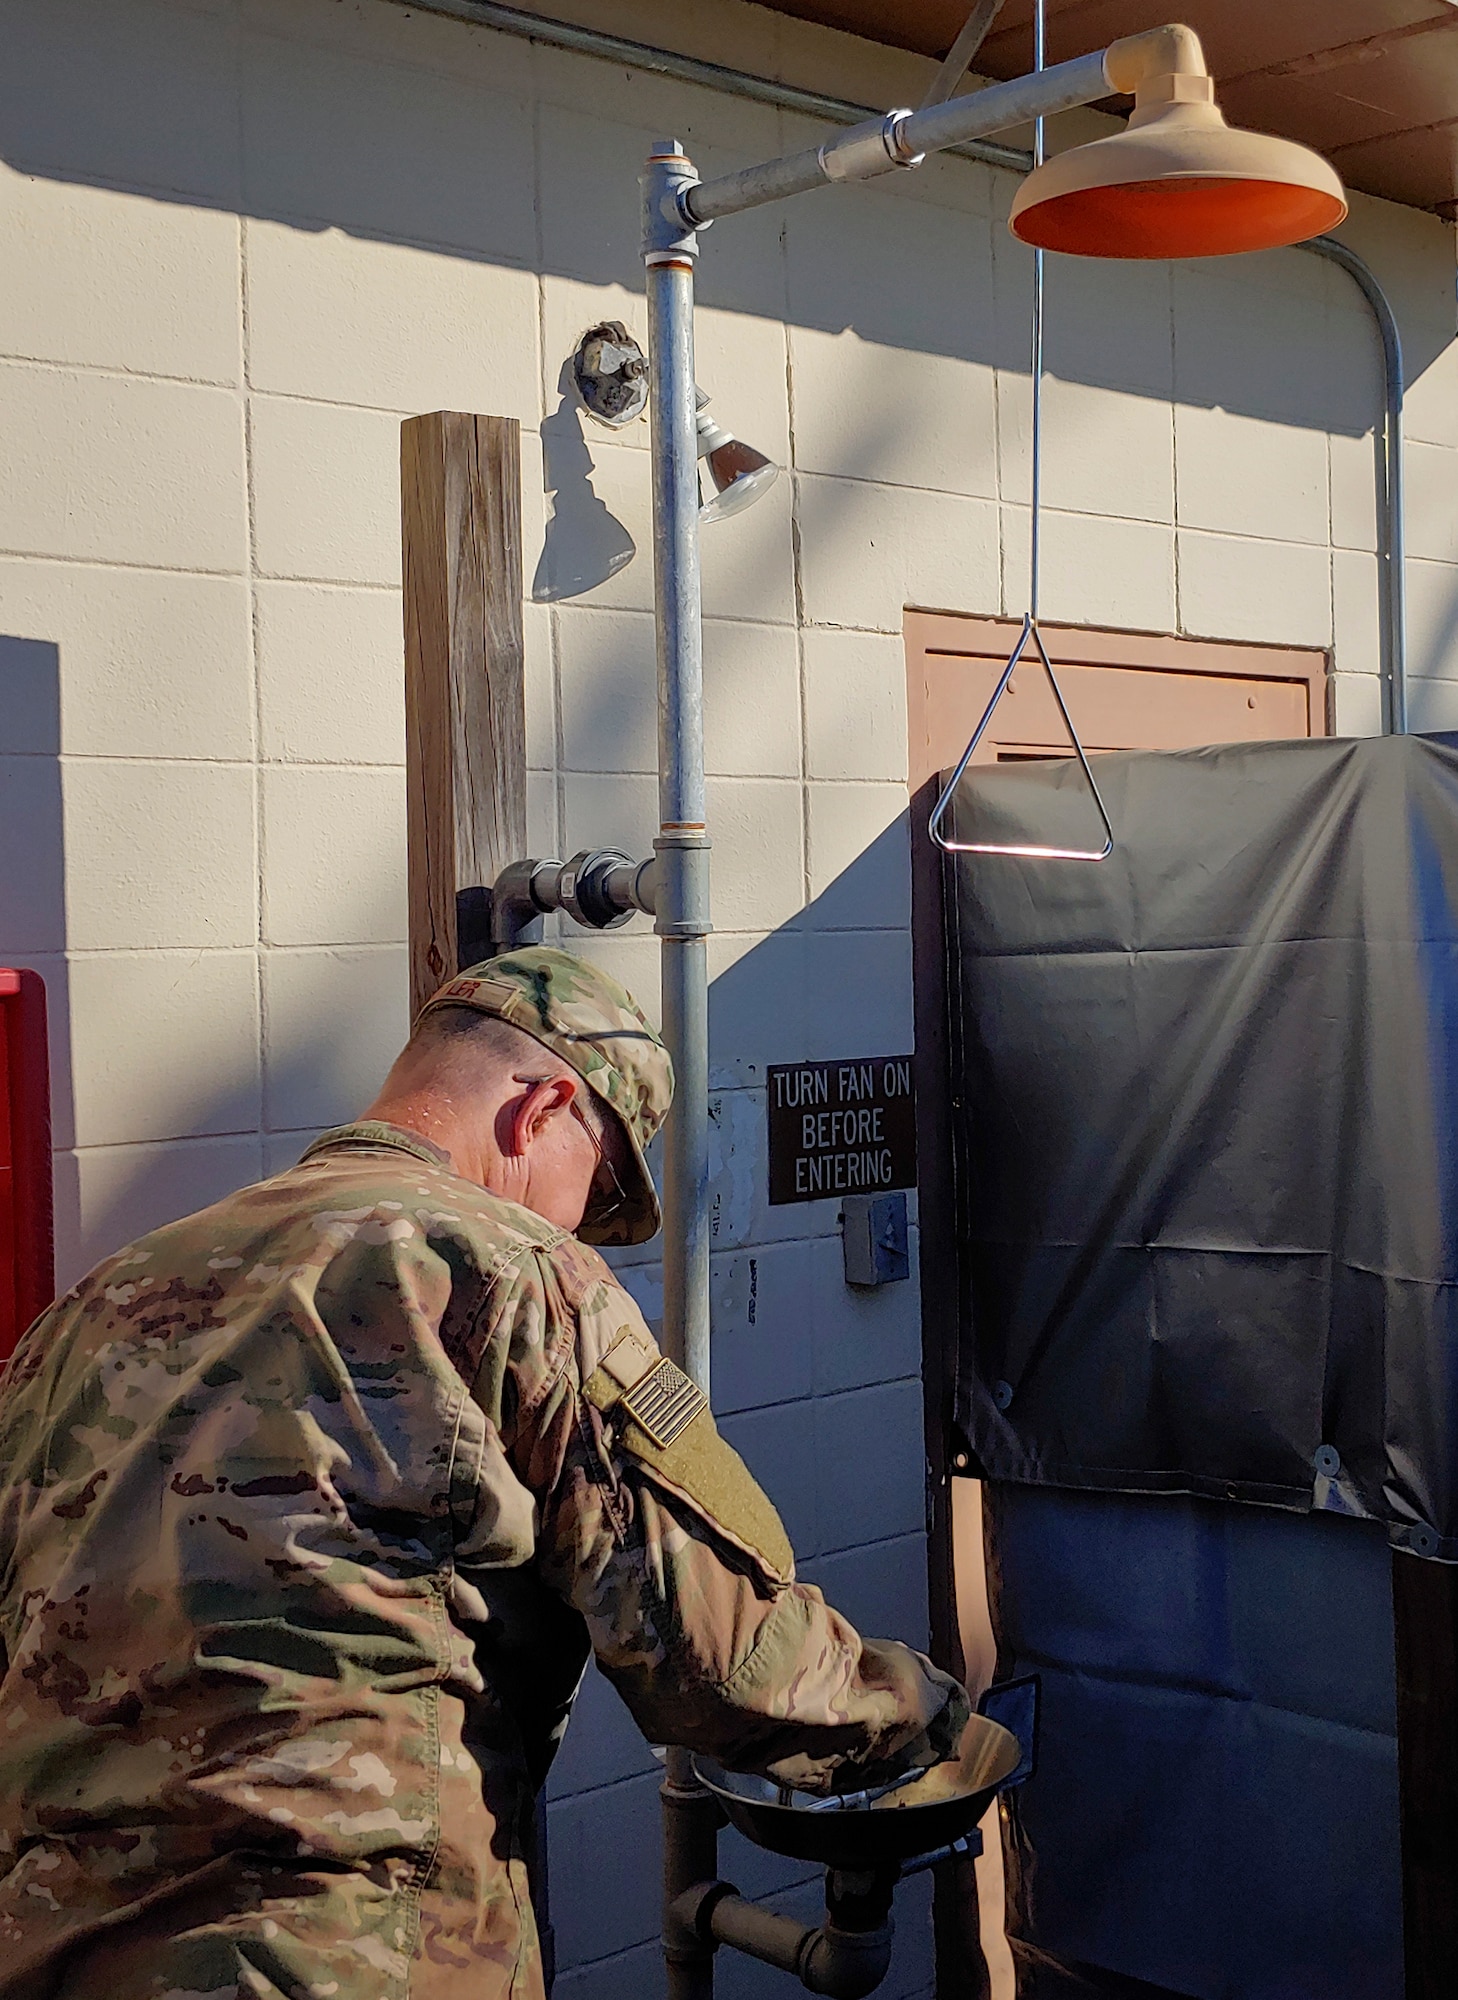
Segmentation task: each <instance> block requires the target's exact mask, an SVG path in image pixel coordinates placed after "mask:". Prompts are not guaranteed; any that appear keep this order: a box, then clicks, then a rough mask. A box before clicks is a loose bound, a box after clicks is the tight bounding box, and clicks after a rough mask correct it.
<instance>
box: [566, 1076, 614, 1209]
mask: <svg viewBox="0 0 1458 2000" xmlns="http://www.w3.org/2000/svg"><path fill="white" fill-rule="evenodd" d="M570 1109H571V1112H572V1116H573V1117H574V1118H575V1119H576V1120H577V1122H578V1124H579V1125H581V1127H582V1129H583V1131H584V1132H585V1133H586V1134H587V1136H588V1138H589V1139H591V1141H592V1150H593V1151H594V1152H595V1153H596V1154H597V1171H596V1173H595V1174H594V1175H593V1177H592V1188H593V1193H594V1194H596V1195H597V1197H598V1201H597V1213H596V1215H595V1216H594V1218H593V1220H594V1221H595V1222H606V1221H607V1220H608V1218H609V1217H610V1216H614V1215H616V1214H617V1213H618V1211H619V1209H622V1208H626V1207H627V1205H628V1196H627V1191H626V1189H625V1188H624V1186H623V1184H622V1182H621V1181H620V1180H619V1179H618V1170H617V1168H616V1167H615V1166H614V1165H613V1163H612V1161H611V1160H610V1159H609V1158H608V1156H607V1154H606V1152H605V1151H604V1150H603V1143H602V1136H601V1134H600V1133H599V1132H597V1131H596V1130H594V1128H593V1125H592V1122H591V1120H590V1119H589V1118H588V1116H587V1113H586V1112H585V1111H584V1110H583V1108H582V1106H581V1105H580V1104H579V1103H578V1101H577V1099H576V1098H575V1097H574V1098H573V1100H572V1103H571V1106H570ZM604 1174H605V1175H606V1176H607V1181H606V1182H605V1181H604V1179H603V1176H604ZM609 1183H611V1185H609Z"/></svg>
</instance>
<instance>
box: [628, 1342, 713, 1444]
mask: <svg viewBox="0 0 1458 2000" xmlns="http://www.w3.org/2000/svg"><path fill="white" fill-rule="evenodd" d="M619 1407H620V1408H621V1409H624V1410H626V1411H627V1413H628V1415H629V1416H630V1417H631V1418H632V1419H633V1422H634V1423H635V1424H637V1426H638V1428H639V1429H640V1430H642V1431H646V1432H647V1434H648V1436H649V1437H650V1438H651V1439H652V1440H653V1442H654V1444H656V1445H657V1446H658V1447H659V1449H660V1450H662V1451H666V1450H667V1449H668V1447H669V1446H670V1445H671V1444H672V1443H673V1442H674V1440H675V1439H676V1438H680V1437H682V1436H683V1434H684V1432H685V1431H686V1430H687V1429H688V1427H689V1425H690V1424H691V1423H692V1422H693V1420H694V1418H695V1417H696V1416H697V1415H698V1414H699V1412H700V1410H706V1409H707V1408H708V1407H709V1405H708V1401H707V1399H706V1397H705V1395H704V1392H703V1390H702V1389H700V1388H698V1387H696V1385H695V1384H694V1383H692V1382H691V1381H690V1380H689V1378H688V1376H687V1375H685V1374H684V1372H683V1370H682V1369H681V1368H677V1367H675V1366H674V1364H673V1362H671V1361H670V1360H669V1359H668V1358H667V1357H666V1356H665V1357H664V1359H663V1360H661V1361H660V1362H658V1364H657V1365H656V1366H655V1367H653V1368H650V1369H649V1370H648V1373H647V1374H646V1375H645V1376H644V1377H643V1379H642V1381H641V1382H635V1383H634V1385H633V1387H632V1388H631V1389H630V1390H629V1391H628V1393H627V1395H626V1396H624V1397H623V1399H622V1402H621V1404H620V1405H619Z"/></svg>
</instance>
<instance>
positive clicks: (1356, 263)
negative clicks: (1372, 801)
mask: <svg viewBox="0 0 1458 2000" xmlns="http://www.w3.org/2000/svg"><path fill="white" fill-rule="evenodd" d="M1296 247H1297V248H1298V249H1299V250H1309V251H1310V252H1311V254H1312V256H1313V257H1325V258H1326V259H1327V261H1328V262H1329V263H1332V264H1335V265H1337V266H1338V268H1339V269H1341V270H1343V271H1345V272H1346V274H1347V276H1348V277H1349V278H1350V279H1351V280H1352V281H1353V283H1354V284H1355V285H1356V286H1357V289H1358V290H1359V291H1360V292H1361V294H1362V297H1363V298H1364V299H1365V300H1366V301H1367V304H1368V306H1369V307H1370V308H1371V311H1372V317H1373V318H1374V319H1375V320H1376V322H1377V331H1378V333H1379V335H1380V336H1381V339H1382V375H1383V391H1384V395H1383V403H1384V430H1383V438H1382V487H1383V491H1382V506H1381V508H1380V510H1379V511H1380V514H1381V534H1382V546H1381V549H1380V551H1379V568H1378V575H1377V589H1378V592H1379V595H1380V598H1381V605H1382V648H1383V654H1384V658H1383V661H1382V666H1383V674H1382V683H1383V687H1382V696H1383V699H1382V728H1383V732H1384V734H1386V735H1388V736H1405V735H1406V734H1407V501H1406V496H1405V494H1404V491H1403V466H1402V399H1403V390H1404V383H1403V374H1402V339H1401V336H1400V335H1399V333H1398V330H1397V317H1396V315H1395V314H1394V312H1393V310H1392V306H1391V303H1390V301H1389V300H1388V297H1387V294H1386V293H1385V292H1384V291H1383V289H1382V287H1381V286H1380V285H1379V284H1378V282H1377V279H1376V276H1375V274H1374V272H1373V270H1372V267H1371V266H1370V265H1369V264H1368V263H1366V262H1365V260H1364V259H1363V258H1361V257H1359V256H1358V255H1357V253H1356V251H1355V250H1349V249H1348V248H1347V246H1346V244H1345V243H1339V242H1338V241H1337V239H1336V238H1335V237H1334V236H1313V237H1312V239H1311V241H1310V242H1309V243H1299V244H1298V245H1297V246H1296Z"/></svg>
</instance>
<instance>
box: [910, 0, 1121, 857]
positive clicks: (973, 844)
mask: <svg viewBox="0 0 1458 2000" xmlns="http://www.w3.org/2000/svg"><path fill="white" fill-rule="evenodd" d="M1043 4H1044V0H1036V5H1035V8H1034V12H1033V73H1034V75H1037V74H1038V73H1039V72H1040V71H1041V70H1042V68H1043V40H1044V29H1043ZM1033 164H1034V166H1035V167H1040V166H1042V164H1043V121H1042V119H1041V118H1039V119H1038V120H1037V122H1036V124H1035V125H1034V127H1033ZM1032 374H1033V437H1032V460H1033V466H1032V474H1033V476H1032V495H1031V498H1032V506H1031V508H1030V510H1029V511H1030V515H1031V519H1030V522H1029V557H1028V609H1027V613H1026V615H1025V617H1024V619H1023V629H1022V631H1021V632H1020V633H1019V634H1018V641H1017V644H1016V645H1015V646H1014V647H1013V649H1012V655H1011V657H1010V658H1009V660H1008V663H1007V665H1006V666H1005V667H1004V668H1003V670H1002V674H1001V676H1000V677H999V679H998V683H997V686H996V687H995V688H994V689H993V691H992V699H991V701H989V702H988V704H987V706H986V708H985V709H984V710H983V711H982V719H981V721H980V722H979V723H978V724H977V727H976V728H975V729H974V730H973V732H972V740H971V742H970V743H969V744H968V745H967V748H966V749H965V750H964V751H963V752H962V756H961V760H960V762H959V763H958V765H957V768H956V770H955V771H953V773H952V775H951V777H950V778H949V779H948V781H947V783H946V785H945V787H944V788H943V791H942V795H941V797H940V798H939V799H938V800H937V802H936V805H935V806H934V807H933V808H932V815H931V818H930V820H929V821H928V822H927V831H928V833H929V834H930V835H931V837H932V839H933V840H934V841H935V842H936V844H937V846H938V847H940V848H941V849H942V851H943V853H946V854H1007V855H1012V856H1014V857H1016V858H1018V859H1020V860H1023V861H1105V860H1107V859H1108V857H1109V855H1110V854H1112V853H1113V851H1114V829H1113V827H1112V826H1111V825H1110V823H1109V815H1108V811H1107V809H1106V808H1105V806H1104V801H1103V794H1102V793H1101V792H1100V791H1099V787H1098V780H1097V779H1096V778H1095V777H1094V774H1093V769H1092V766H1091V765H1090V764H1089V761H1088V756H1087V753H1086V752H1085V750H1084V747H1083V745H1082V743H1080V742H1079V740H1078V731H1077V730H1076V729H1075V728H1074V726H1073V717H1072V716H1071V715H1070V714H1069V713H1068V704H1067V702H1065V701H1064V699H1063V690H1062V688H1060V687H1059V685H1058V676H1057V674H1055V673H1054V671H1053V662H1052V661H1051V660H1050V659H1049V658H1048V648H1047V647H1046V646H1045V645H1044V644H1043V635H1042V633H1041V632H1040V631H1039V630H1038V581H1039V570H1040V568H1041V566H1042V528H1043V252H1042V251H1041V250H1035V251H1034V252H1033V354H1032ZM1030 640H1031V641H1032V643H1033V645H1034V646H1035V647H1036V649H1037V653H1038V657H1039V659H1040V660H1041V661H1042V662H1043V671H1044V673H1046V674H1047V676H1048V685H1049V687H1051V688H1052V690H1053V699H1054V700H1055V701H1056V702H1057V704H1058V713H1059V714H1060V715H1061V716H1062V717H1063V726H1064V728H1065V729H1066V730H1067V731H1068V740H1069V741H1070V742H1071V743H1072V745H1073V749H1074V754H1075V756H1076V757H1077V758H1078V761H1079V765H1080V767H1081V768H1082V771H1083V775H1084V777H1085V779H1086V780H1087V781H1088V788H1089V791H1090V792H1091V793H1092V795H1093V802H1094V804H1095V806H1096V807H1097V808H1098V815H1099V818H1100V820H1102V822H1103V828H1104V844H1103V846H1102V847H1030V846H1027V845H1013V844H1010V843H1006V842H1000V841H989V840H955V839H948V838H946V837H945V836H944V835H943V833H942V822H943V821H944V820H945V818H946V816H947V812H948V809H949V808H950V806H951V803H952V798H953V795H954V794H955V792H956V790H957V786H958V785H959V784H960V783H961V781H962V774H963V772H964V771H965V770H966V769H967V766H968V765H969V764H970V763H971V761H972V758H973V755H974V753H975V751H976V749H977V746H978V744H979V743H980V742H981V741H982V739H983V737H984V736H985V735H986V734H987V725H988V724H989V723H990V722H991V720H992V717H993V712H994V710H995V709H996V707H997V704H998V703H999V702H1000V701H1001V700H1002V698H1003V696H1004V694H1006V692H1007V689H1008V683H1009V682H1010V681H1011V680H1012V677H1013V668H1014V667H1015V666H1016V665H1017V663H1018V661H1019V660H1021V659H1022V658H1023V657H1024V655H1025V654H1026V652H1027V650H1028V642H1029V641H1030Z"/></svg>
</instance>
